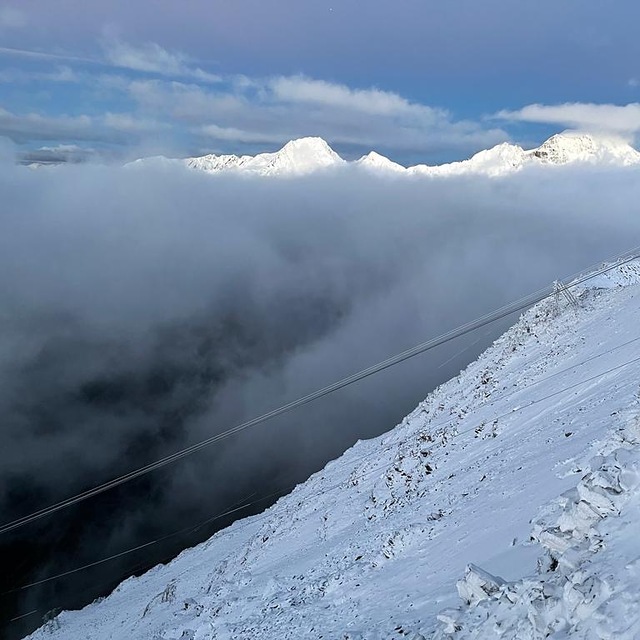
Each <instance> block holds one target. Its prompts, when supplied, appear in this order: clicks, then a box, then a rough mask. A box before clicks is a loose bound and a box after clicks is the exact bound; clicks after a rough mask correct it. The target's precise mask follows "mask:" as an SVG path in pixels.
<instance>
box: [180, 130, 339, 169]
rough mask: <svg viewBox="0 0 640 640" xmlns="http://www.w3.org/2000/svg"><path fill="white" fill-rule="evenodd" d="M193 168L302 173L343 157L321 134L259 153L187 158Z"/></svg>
mask: <svg viewBox="0 0 640 640" xmlns="http://www.w3.org/2000/svg"><path fill="white" fill-rule="evenodd" d="M184 162H185V164H186V165H187V166H188V167H189V168H190V169H197V170H200V171H207V172H210V173H217V172H219V171H239V170H241V171H243V172H248V173H257V174H260V175H303V174H307V173H311V172H313V171H317V170H319V169H326V168H328V167H332V166H334V165H339V164H342V163H344V160H343V159H342V158H341V157H340V156H339V155H338V154H337V153H336V152H335V151H334V150H333V149H332V148H331V147H330V146H329V145H328V144H327V142H326V141H325V140H323V139H322V138H314V137H309V138H299V139H297V140H291V141H289V142H287V144H285V145H284V147H282V149H280V150H279V151H275V152H273V153H259V154H258V155H256V156H247V155H245V156H235V155H216V154H208V155H205V156H200V157H196V158H187V159H186V160H185V161H184Z"/></svg>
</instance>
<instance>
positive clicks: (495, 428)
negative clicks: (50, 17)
mask: <svg viewBox="0 0 640 640" xmlns="http://www.w3.org/2000/svg"><path fill="white" fill-rule="evenodd" d="M588 284H589V286H590V287H591V288H586V286H587V285H581V288H580V289H579V290H577V291H575V293H576V294H577V296H578V298H579V300H580V308H573V307H572V306H569V305H568V304H566V303H565V302H564V301H563V299H562V298H560V299H558V300H553V299H550V300H546V301H543V302H542V303H540V304H538V305H536V306H535V307H534V308H532V309H531V310H529V311H528V312H527V313H525V314H524V315H523V317H522V318H521V319H520V321H519V322H518V323H517V324H516V325H515V326H514V327H513V328H512V329H511V330H509V331H508V332H507V333H506V334H505V335H504V336H502V337H501V338H500V339H499V340H497V341H496V342H495V343H494V345H493V346H492V347H491V348H489V349H488V350H487V351H486V352H485V353H484V354H483V355H482V356H481V357H480V358H479V359H478V360H477V361H476V362H475V363H473V364H471V365H470V366H469V367H468V368H467V369H466V370H465V371H463V372H462V373H461V374H460V375H459V376H458V377H457V378H455V379H453V380H451V381H450V382H448V383H446V384H444V385H442V386H441V387H440V388H438V389H437V390H435V391H434V392H433V393H431V394H430V395H429V396H428V397H427V398H426V400H425V401H424V402H422V403H421V404H420V405H419V406H418V407H417V408H416V409H415V410H414V411H412V412H411V413H410V414H409V415H408V416H407V417H406V418H405V419H404V420H403V421H402V422H401V423H400V424H399V425H398V426H397V427H396V428H395V429H393V430H392V431H390V432H389V433H387V434H385V435H384V436H381V437H379V438H376V439H372V440H368V441H363V442H359V443H358V444H357V445H355V446H354V447H353V448H352V449H350V450H349V451H347V452H346V453H345V454H344V455H343V456H342V457H341V458H339V459H338V460H336V461H334V462H331V463H329V464H328V465H327V466H326V468H325V469H324V470H323V471H321V472H319V473H317V474H315V475H314V476H312V477H311V478H310V479H309V480H308V481H307V482H306V483H304V484H302V485H300V486H298V487H297V488H296V489H295V490H294V491H293V492H292V493H291V494H290V495H288V496H286V497H284V498H282V499H281V500H279V502H278V503H277V504H276V505H274V506H273V507H271V508H270V509H268V510H267V511H266V512H265V513H264V514H261V515H258V516H254V517H251V518H247V519H245V520H242V521H239V522H236V523H235V524H234V525H233V526H231V527H229V528H228V529H226V530H224V531H221V532H219V533H218V534H216V535H215V536H213V537H212V538H211V539H210V540H209V541H207V542H206V543H204V544H202V545H199V546H198V547H196V548H194V549H191V550H188V551H185V552H183V553H182V554H181V555H180V556H179V557H178V558H176V559H175V560H174V561H173V562H171V563H170V564H168V565H166V566H158V567H156V568H155V569H153V570H151V571H150V572H148V573H147V574H145V575H143V576H141V577H140V578H132V579H129V580H127V581H125V582H124V583H122V584H121V585H120V586H119V587H118V588H117V589H116V590H115V591H114V593H112V594H111V595H110V596H109V597H107V598H106V599H104V600H102V601H100V602H97V603H94V604H93V605H90V606H89V607H87V608H85V609H84V610H82V611H79V612H63V613H62V614H60V615H59V616H58V617H57V618H55V619H54V620H52V621H49V623H48V624H47V628H46V629H45V628H43V629H41V630H38V631H37V632H35V633H34V634H33V635H32V636H31V637H32V638H33V639H34V640H35V639H39V640H45V639H46V640H50V639H52V638H61V639H62V638H64V640H81V639H82V640H85V639H86V638H91V639H92V640H100V639H104V640H106V639H110V640H116V639H124V638H136V639H137V640H161V639H163V640H177V639H179V638H182V639H187V638H189V639H191V640H204V639H213V638H216V639H223V638H224V639H229V640H230V639H246V640H249V639H251V640H255V639H256V638H260V639H261V640H271V639H273V640H276V639H277V640H286V639H291V640H294V639H295V640H299V639H300V638H314V639H315V638H318V639H319V638H323V639H334V638H340V639H350V640H355V639H360V640H365V639H368V640H374V639H377V640H391V639H396V640H400V639H413V640H419V639H420V638H458V637H460V638H491V637H500V638H514V639H515V638H539V637H545V636H544V634H545V633H547V632H548V633H549V634H551V633H557V634H558V635H554V636H553V637H558V638H559V637H563V638H591V637H594V638H620V639H623V640H632V639H633V638H638V637H640V634H639V633H638V632H639V630H640V608H639V607H638V606H637V603H638V598H639V596H640V579H639V578H640V569H639V566H640V565H639V564H638V562H639V561H638V558H639V557H640V539H639V538H638V536H637V530H638V526H639V525H640V520H639V519H640V488H639V486H638V485H639V483H640V473H639V469H640V466H639V465H640V405H639V390H640V388H639V385H640V333H639V332H638V320H637V319H638V317H639V314H640V262H633V263H630V264H627V265H624V266H620V267H618V268H617V269H616V270H615V271H613V272H610V273H609V274H607V275H602V276H599V277H598V279H597V280H594V281H593V282H591V283H588ZM265 428H268V426H265ZM301 428H304V425H301ZM176 525H177V526H176V528H179V527H180V525H181V523H176ZM480 567H481V568H480ZM496 575H500V576H501V578H497V577H495V576H496ZM456 582H458V585H457V589H456ZM459 594H460V595H459ZM460 596H462V599H461V597H460Z"/></svg>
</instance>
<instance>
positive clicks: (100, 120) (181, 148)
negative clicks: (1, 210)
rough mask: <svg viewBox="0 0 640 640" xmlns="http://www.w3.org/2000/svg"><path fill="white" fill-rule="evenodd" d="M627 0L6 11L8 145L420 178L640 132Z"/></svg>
mask: <svg viewBox="0 0 640 640" xmlns="http://www.w3.org/2000/svg"><path fill="white" fill-rule="evenodd" d="M638 23H640V5H638V4H637V3H635V2H631V1H628V0H621V1H618V2H611V1H604V0H561V1H558V0H554V1H549V0H539V1H538V2H535V3H534V2H524V1H522V0H484V1H483V2H478V1H477V0H453V1H449V2H433V1H431V0H396V1H395V2H383V1H381V0H369V1H368V2H367V3H363V2H361V1H358V2H356V1H355V0H334V1H325V0H234V1H233V2H229V1H225V2H220V1H218V0H185V1H183V2H175V0H136V1H135V2H131V0H128V1H127V2H124V1H122V0H110V2H101V3H95V2H86V1H83V0H57V1H56V2H51V0H19V1H9V2H2V3H0V136H3V137H6V138H9V139H10V140H12V141H13V142H14V143H15V144H16V145H17V147H18V151H19V152H20V153H22V154H27V155H28V157H31V158H38V157H41V158H47V157H51V158H57V157H68V158H76V159H82V158H91V157H100V158H106V159H109V158H111V159H118V160H120V159H122V158H129V157H135V156H140V155H149V154H157V153H162V154H165V155H176V156H181V155H194V154H202V153H206V152H217V153H219V152H233V153H255V152H258V151H263V150H273V149H276V148H278V147H279V146H281V145H282V144H283V143H284V142H286V141H287V140H289V139H291V138H295V137H301V136H305V135H320V136H322V137H324V138H325V139H326V140H327V141H328V142H329V143H330V144H331V145H332V146H333V147H334V148H335V149H336V150H337V151H338V152H340V153H341V154H342V155H344V156H346V157H354V156H358V155H360V154H362V153H365V152H367V151H369V150H370V149H376V150H377V151H379V152H381V153H384V154H385V155H387V156H389V157H391V158H392V159H394V160H396V161H399V162H402V163H404V164H410V163H415V162H420V161H423V162H432V163H435V162H443V161H449V160H454V159H460V158H464V157H467V156H469V155H470V154H472V153H474V152H475V151H478V150H480V149H483V148H487V147H490V146H492V145H494V144H497V143H499V142H503V141H514V142H518V143H521V144H523V145H525V146H533V145H535V144H539V143H540V142H542V140H543V139H544V138H546V137H547V136H548V135H550V134H551V133H554V132H556V131H560V130H563V129H566V128H578V129H586V130H605V131H610V132H613V133H615V134H618V135H622V136H624V137H626V138H628V139H630V140H632V141H633V140H635V136H636V134H637V132H638V130H640V104H639V102H640V62H639V61H640V39H638V38H637V36H636V33H635V30H636V26H637V24H638Z"/></svg>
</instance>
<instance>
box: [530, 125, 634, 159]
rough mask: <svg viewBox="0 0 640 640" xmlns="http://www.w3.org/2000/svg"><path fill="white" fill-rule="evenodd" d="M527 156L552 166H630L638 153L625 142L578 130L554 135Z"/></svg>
mask: <svg viewBox="0 0 640 640" xmlns="http://www.w3.org/2000/svg"><path fill="white" fill-rule="evenodd" d="M529 154H530V155H531V156H533V157H534V158H536V159H537V160H539V161H541V162H548V163H552V164H568V163H570V162H589V163H596V162H601V163H608V164H622V165H629V164H636V163H639V162H640V153H638V151H636V150H635V149H634V148H633V147H631V146H630V145H629V144H628V143H627V142H626V141H625V140H623V139H621V138H616V137H613V136H605V135H596V134H590V133H581V132H578V131H566V132H564V133H558V134H556V135H553V136H551V137H550V138H549V139H548V140H546V141H545V142H544V143H543V144H541V145H540V146H539V147H538V148H537V149H533V150H531V151H530V152H529Z"/></svg>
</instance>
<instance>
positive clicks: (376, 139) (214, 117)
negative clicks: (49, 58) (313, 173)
mask: <svg viewBox="0 0 640 640" xmlns="http://www.w3.org/2000/svg"><path fill="white" fill-rule="evenodd" d="M128 92H129V95H130V97H131V98H133V99H134V100H135V101H136V103H137V104H138V107H139V108H140V109H141V110H142V112H143V113H145V115H146V116H148V117H153V118H157V119H161V118H167V119H174V120H178V121H181V122H183V123H186V124H188V125H189V126H190V127H191V131H192V133H193V134H194V135H196V136H202V135H203V134H204V136H205V139H204V140H203V143H205V144H206V143H207V141H211V140H213V139H217V140H220V141H227V142H229V141H232V142H236V143H258V142H273V143H284V142H286V141H287V140H289V139H292V138H297V137H301V136H308V135H318V136H321V137H323V138H325V139H327V140H328V141H330V142H331V143H333V144H338V145H339V144H348V145H352V146H354V147H360V148H362V150H363V151H364V150H369V149H371V148H381V149H385V150H390V152H391V153H392V152H393V150H394V149H396V150H398V151H406V150H411V151H417V152H430V151H438V150H443V149H447V150H451V149H455V150H456V151H457V152H459V153H461V154H462V155H464V154H466V153H470V152H472V151H475V150H478V149H481V148H486V147H489V146H491V145H493V144H497V143H498V142H502V141H504V140H506V139H508V135H507V134H506V133H505V132H504V131H502V130H501V129H499V128H497V127H487V126H485V125H483V124H481V123H478V122H473V121H469V120H462V121H456V120H455V119H454V118H453V116H452V115H451V114H450V113H448V112H447V111H445V110H443V109H437V108H432V107H430V106H427V105H422V104H417V103H412V102H409V101H408V100H406V99H405V98H403V97H402V96H399V95H397V94H395V93H391V92H386V91H381V90H380V89H375V88H374V89H352V88H350V87H347V86H345V85H340V84H333V83H330V82H326V81H323V80H315V79H310V78H306V77H301V76H291V77H285V76H279V77H277V78H266V79H260V78H248V77H246V76H241V77H238V78H229V79H228V80H227V81H226V82H225V83H224V85H219V86H217V87H215V88H211V87H207V86H202V85H197V84H186V83H181V82H165V81H161V80H136V81H134V82H131V83H130V85H129V87H128Z"/></svg>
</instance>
